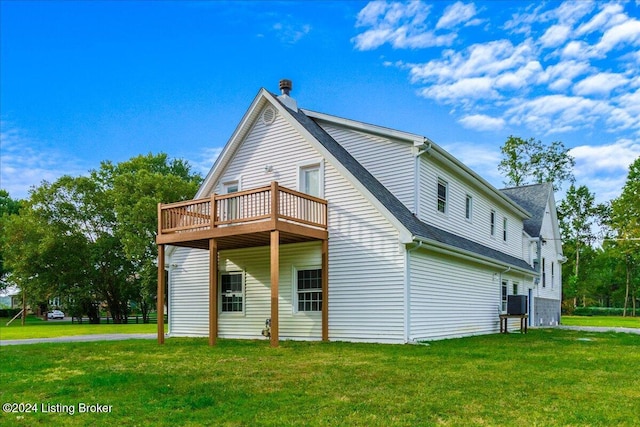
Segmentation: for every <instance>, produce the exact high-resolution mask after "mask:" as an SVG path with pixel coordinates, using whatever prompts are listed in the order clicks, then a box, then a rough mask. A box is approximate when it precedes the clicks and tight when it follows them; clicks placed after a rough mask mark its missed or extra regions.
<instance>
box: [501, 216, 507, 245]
mask: <svg viewBox="0 0 640 427" xmlns="http://www.w3.org/2000/svg"><path fill="white" fill-rule="evenodd" d="M502 240H503V241H505V242H506V241H507V217H506V216H505V217H503V218H502Z"/></svg>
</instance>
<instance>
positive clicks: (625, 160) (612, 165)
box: [569, 139, 640, 174]
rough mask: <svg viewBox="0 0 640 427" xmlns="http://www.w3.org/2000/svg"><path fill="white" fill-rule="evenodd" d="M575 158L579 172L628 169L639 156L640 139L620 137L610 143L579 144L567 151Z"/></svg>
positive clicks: (589, 172)
mask: <svg viewBox="0 0 640 427" xmlns="http://www.w3.org/2000/svg"><path fill="white" fill-rule="evenodd" d="M569 154H571V155H572V156H573V157H574V158H575V159H576V169H577V170H578V171H579V173H581V174H584V173H588V174H593V173H594V172H596V173H597V172H599V171H622V172H625V174H626V172H627V171H628V170H629V165H630V164H631V163H632V162H633V161H634V160H635V159H636V158H638V157H640V140H637V141H633V140H630V139H621V140H618V141H616V142H614V143H612V144H607V145H600V146H592V145H580V146H577V147H574V148H572V149H571V150H570V151H569Z"/></svg>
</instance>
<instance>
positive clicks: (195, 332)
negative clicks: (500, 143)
mask: <svg viewBox="0 0 640 427" xmlns="http://www.w3.org/2000/svg"><path fill="white" fill-rule="evenodd" d="M280 83H281V84H280V88H281V90H282V94H281V95H274V94H272V93H270V92H269V91H267V90H265V89H261V90H260V91H259V92H258V94H257V96H256V97H255V99H254V100H253V102H252V103H251V105H250V106H249V109H248V110H247V112H246V114H245V115H244V117H243V118H242V120H241V121H240V123H239V124H238V126H237V128H236V130H235V131H234V133H233V135H232V136H231V138H230V139H229V141H228V143H227V144H226V146H225V147H224V149H223V150H222V152H221V154H220V156H219V157H218V159H217V160H216V162H215V164H214V165H213V167H212V169H211V171H210V172H209V174H208V175H207V176H206V178H205V180H204V182H203V184H202V186H201V188H200V190H199V191H198V193H197V195H196V198H195V199H194V200H190V201H184V202H179V203H170V204H160V205H159V206H158V218H159V219H158V221H159V223H158V224H159V225H158V236H157V243H158V248H159V250H158V252H159V255H158V272H159V274H158V279H159V280H158V283H159V286H158V295H159V298H158V300H159V301H163V300H165V295H164V293H165V285H166V288H167V289H168V291H167V296H166V298H167V300H168V311H169V333H170V336H176V337H178V336H209V342H210V344H212V345H213V344H215V342H216V339H217V337H233V338H262V337H263V335H264V336H269V337H270V339H271V344H272V345H274V346H275V345H278V340H279V339H280V338H282V339H300V340H321V339H322V340H345V341H362V342H380V343H410V342H417V341H422V340H434V339H442V338H452V337H462V336H468V335H475V334H489V333H495V332H498V330H499V314H501V313H504V312H505V311H506V309H507V298H508V296H509V295H513V294H515V295H526V296H528V297H529V298H528V301H529V302H528V311H529V313H531V314H532V315H531V316H530V317H529V319H528V321H529V322H530V324H531V325H540V324H550V323H551V324H553V323H557V322H558V321H559V316H560V300H561V286H560V284H561V283H562V282H561V277H560V265H559V263H560V262H561V261H562V259H563V257H562V245H561V241H560V237H559V236H560V235H559V231H558V223H557V217H556V211H555V202H554V199H553V191H552V187H551V186H550V185H546V184H545V185H534V186H528V187H522V188H511V189H506V190H502V191H500V190H497V189H496V188H494V187H493V186H492V185H491V184H489V183H488V182H487V181H486V180H485V179H483V178H482V177H480V176H479V175H478V174H476V173H475V172H473V171H472V170H471V169H470V168H469V167H467V166H465V165H464V164H463V163H461V162H460V161H459V160H458V159H456V158H455V157H453V156H452V155H451V154H449V153H448V152H446V151H445V150H444V149H442V148H441V147H440V146H438V145H437V144H436V143H434V142H433V141H431V140H429V139H428V138H425V137H423V136H420V135H416V134H412V133H407V132H402V131H398V130H393V129H389V128H385V127H381V126H376V125H371V124H366V123H362V122H358V121H354V120H349V119H345V118H341V117H336V116H332V115H328V114H324V113H318V112H314V111H310V110H305V109H300V108H298V105H297V103H296V101H295V100H294V99H293V98H291V96H290V95H289V94H290V90H291V82H290V81H288V80H283V81H281V82H280ZM165 277H166V278H167V280H168V284H165ZM158 308H159V312H162V310H163V305H159V307H158ZM158 317H159V318H161V317H162V316H158ZM158 339H159V341H160V342H163V340H164V325H163V324H159V325H158Z"/></svg>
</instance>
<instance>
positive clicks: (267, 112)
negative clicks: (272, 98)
mask: <svg viewBox="0 0 640 427" xmlns="http://www.w3.org/2000/svg"><path fill="white" fill-rule="evenodd" d="M275 120H276V110H274V109H273V108H271V107H267V108H265V109H264V111H263V112H262V123H264V124H265V125H270V124H271V123H273V122H274V121H275Z"/></svg>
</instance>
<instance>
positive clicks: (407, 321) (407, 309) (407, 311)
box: [404, 240, 424, 343]
mask: <svg viewBox="0 0 640 427" xmlns="http://www.w3.org/2000/svg"><path fill="white" fill-rule="evenodd" d="M423 243H424V242H422V241H421V240H420V241H418V242H417V243H415V244H414V246H413V247H412V248H409V247H408V245H407V252H406V253H407V256H406V264H407V267H406V268H405V277H404V342H405V343H408V342H411V337H410V330H409V328H411V291H410V286H411V252H413V251H415V250H418V249H420V248H421V247H422V245H423Z"/></svg>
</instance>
